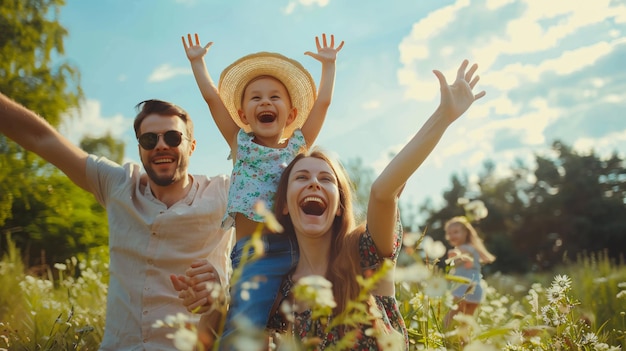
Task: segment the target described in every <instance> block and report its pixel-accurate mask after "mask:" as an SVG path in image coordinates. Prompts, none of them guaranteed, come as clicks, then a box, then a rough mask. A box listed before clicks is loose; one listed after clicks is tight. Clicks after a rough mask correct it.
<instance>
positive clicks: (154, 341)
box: [0, 93, 233, 350]
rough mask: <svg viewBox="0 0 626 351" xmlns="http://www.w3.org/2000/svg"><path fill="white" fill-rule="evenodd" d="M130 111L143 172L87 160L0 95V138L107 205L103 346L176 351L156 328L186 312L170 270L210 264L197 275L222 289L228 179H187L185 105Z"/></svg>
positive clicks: (189, 144) (151, 104)
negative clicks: (38, 158)
mask: <svg viewBox="0 0 626 351" xmlns="http://www.w3.org/2000/svg"><path fill="white" fill-rule="evenodd" d="M137 108H138V110H139V113H138V115H137V117H136V118H135V123H134V127H135V134H136V136H137V140H138V142H139V146H138V149H139V155H140V157H141V162H142V163H143V168H144V169H145V172H142V171H141V166H139V165H138V164H134V163H127V164H124V165H123V166H122V165H118V164H116V163H114V162H112V161H110V160H108V159H106V158H104V157H97V156H94V155H88V154H87V153H86V152H85V151H83V150H82V149H80V148H79V147H77V146H76V145H73V144H72V143H70V141H69V140H68V139H66V138H65V137H63V136H62V135H61V134H60V133H59V132H58V131H57V130H55V129H54V128H52V127H51V126H50V124H48V123H47V122H46V121H45V120H44V119H42V118H40V117H39V116H37V115H36V114H35V113H34V112H32V111H30V110H28V109H26V108H25V107H23V106H21V105H19V104H18V103H16V102H15V101H12V100H10V99H9V98H7V97H6V96H5V95H3V94H1V93H0V132H1V133H3V134H4V135H6V136H7V137H9V138H11V139H12V140H14V141H15V142H17V143H18V144H20V145H21V146H22V147H24V148H25V149H27V150H30V151H33V152H35V153H36V154H38V155H39V156H41V157H42V158H43V159H45V160H46V161H48V162H50V163H52V164H53V165H55V166H56V167H58V168H59V169H60V170H61V171H63V172H64V173H65V174H66V175H67V176H68V177H69V178H70V179H71V180H72V181H73V182H74V183H76V184H77V185H78V186H80V187H81V188H83V189H85V190H87V191H89V192H91V193H92V194H94V196H95V197H96V199H97V200H98V201H99V202H100V203H101V204H102V205H103V206H105V208H106V209H107V214H108V218H109V251H110V265H109V272H110V281H109V290H108V296H107V315H106V325H105V332H104V337H103V341H102V345H101V350H139V349H144V350H175V348H174V346H173V343H172V340H170V339H168V338H167V337H166V334H168V333H171V332H172V330H171V329H168V328H154V327H153V324H154V322H155V321H156V320H163V319H165V317H166V316H168V315H176V313H179V312H182V313H186V310H185V308H184V306H183V304H182V303H181V301H180V299H179V298H178V293H177V292H176V290H175V289H174V287H173V286H172V281H170V273H174V272H176V273H183V272H185V271H186V270H187V269H188V268H189V267H190V266H191V267H193V265H194V262H196V264H197V262H198V261H199V260H201V259H207V260H208V261H209V262H210V263H211V264H212V266H213V267H211V270H208V271H205V272H204V273H205V276H204V277H205V278H207V277H208V278H211V279H213V280H215V281H218V282H220V283H222V284H225V283H226V279H227V277H228V274H229V269H230V268H229V267H230V266H229V257H228V255H229V253H230V251H231V248H232V242H233V233H232V231H230V230H229V231H223V230H222V229H221V219H222V216H223V215H224V213H225V211H226V197H227V194H228V185H229V183H228V182H229V180H228V178H227V177H226V176H217V177H213V178H208V177H206V176H199V175H193V176H192V175H189V174H188V173H187V166H188V163H189V157H190V156H191V154H192V153H193V151H194V149H195V146H196V140H195V139H194V138H193V123H192V121H191V119H190V118H189V116H188V115H187V113H186V112H185V111H184V110H183V109H181V108H180V107H178V106H176V105H174V104H171V103H168V102H164V101H159V100H148V101H144V102H142V103H140V104H139V105H137ZM172 279H173V278H172ZM201 293H203V292H201ZM209 300H210V299H209V298H208V297H207V298H206V300H203V301H202V302H205V301H206V303H209ZM192 318H194V317H193V316H192ZM196 318H197V316H196Z"/></svg>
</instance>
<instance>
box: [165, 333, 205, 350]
mask: <svg viewBox="0 0 626 351" xmlns="http://www.w3.org/2000/svg"><path fill="white" fill-rule="evenodd" d="M167 337H168V338H169V339H173V340H174V347H176V348H177V349H178V350H180V351H193V350H195V349H196V345H197V344H198V334H197V333H196V332H195V331H193V330H189V329H187V328H179V329H177V330H176V332H175V333H174V334H167Z"/></svg>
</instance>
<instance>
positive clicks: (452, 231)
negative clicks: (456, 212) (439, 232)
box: [446, 223, 467, 246]
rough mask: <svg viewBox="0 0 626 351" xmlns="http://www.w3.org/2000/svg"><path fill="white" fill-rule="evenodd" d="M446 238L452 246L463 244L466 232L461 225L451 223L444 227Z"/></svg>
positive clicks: (465, 239)
mask: <svg viewBox="0 0 626 351" xmlns="http://www.w3.org/2000/svg"><path fill="white" fill-rule="evenodd" d="M446 239H448V242H449V243H450V245H452V246H459V245H463V244H465V242H466V241H467V232H466V231H465V228H464V227H463V225H461V224H459V223H452V224H450V225H449V226H448V229H446Z"/></svg>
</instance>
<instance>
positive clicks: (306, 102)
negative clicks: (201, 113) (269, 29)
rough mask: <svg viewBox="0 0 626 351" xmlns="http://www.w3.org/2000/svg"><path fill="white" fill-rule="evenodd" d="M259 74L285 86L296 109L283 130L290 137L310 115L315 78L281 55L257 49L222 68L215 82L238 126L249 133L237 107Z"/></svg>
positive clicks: (314, 95)
mask: <svg viewBox="0 0 626 351" xmlns="http://www.w3.org/2000/svg"><path fill="white" fill-rule="evenodd" d="M259 76H272V77H274V78H276V79H278V80H279V81H281V82H282V83H283V85H284V86H285V87H286V88H287V92H288V93H289V97H290V98H291V105H292V107H295V108H297V109H298V115H297V117H296V119H295V120H294V121H293V122H292V123H291V124H290V125H288V126H287V127H285V131H284V132H283V138H288V137H290V136H291V134H292V133H293V131H294V130H295V129H297V128H301V127H302V125H303V124H304V121H305V120H306V119H307V117H308V116H309V112H311V108H312V106H313V102H314V101H315V98H316V94H317V91H316V88H315V81H314V80H313V77H312V76H311V74H310V73H309V72H308V71H307V70H306V69H305V68H304V67H303V66H302V65H301V64H300V63H299V62H298V61H295V60H292V59H290V58H288V57H285V56H283V55H281V54H277V53H272V52H258V53H255V54H250V55H247V56H244V57H242V58H240V59H239V60H237V61H235V62H233V63H232V64H231V65H230V66H228V67H226V68H225V69H224V71H222V75H221V76H220V82H219V85H218V90H219V94H220V96H221V98H222V100H223V101H224V104H225V105H226V108H227V109H228V112H230V117H231V118H232V119H233V120H234V121H235V123H237V125H238V126H239V127H240V128H242V129H243V130H245V131H246V132H248V133H249V132H250V126H249V125H247V124H244V123H243V121H242V120H241V118H239V113H237V110H239V109H241V98H242V96H243V91H244V89H245V88H246V86H247V85H248V83H249V82H250V81H251V80H252V79H254V78H256V77H259Z"/></svg>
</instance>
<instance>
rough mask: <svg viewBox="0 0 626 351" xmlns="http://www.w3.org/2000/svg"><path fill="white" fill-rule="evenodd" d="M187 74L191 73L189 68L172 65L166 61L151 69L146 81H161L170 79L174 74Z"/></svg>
mask: <svg viewBox="0 0 626 351" xmlns="http://www.w3.org/2000/svg"><path fill="white" fill-rule="evenodd" d="M189 74H193V72H192V71H191V68H183V67H172V66H170V65H169V64H167V63H166V64H163V65H161V66H159V67H157V68H156V69H155V70H154V71H152V73H151V74H150V76H149V77H148V82H151V83H152V82H162V81H165V80H168V79H172V78H174V77H176V76H180V75H189Z"/></svg>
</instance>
